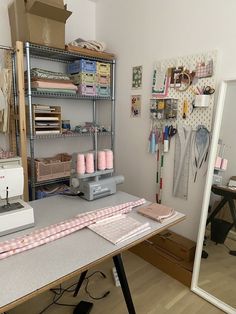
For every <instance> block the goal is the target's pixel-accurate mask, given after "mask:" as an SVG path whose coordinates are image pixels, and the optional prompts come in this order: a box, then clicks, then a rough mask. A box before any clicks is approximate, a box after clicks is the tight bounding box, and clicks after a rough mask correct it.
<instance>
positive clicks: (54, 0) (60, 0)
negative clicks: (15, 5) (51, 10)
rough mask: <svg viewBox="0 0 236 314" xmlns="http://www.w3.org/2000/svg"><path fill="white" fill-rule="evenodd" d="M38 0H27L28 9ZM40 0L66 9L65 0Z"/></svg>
mask: <svg viewBox="0 0 236 314" xmlns="http://www.w3.org/2000/svg"><path fill="white" fill-rule="evenodd" d="M37 1H38V0H27V3H26V5H27V10H28V9H29V8H30V7H32V6H33V5H34V3H35V2H37ZM40 2H42V3H45V4H49V5H51V6H53V7H58V8H61V9H64V0H40Z"/></svg>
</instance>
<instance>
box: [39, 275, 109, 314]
mask: <svg viewBox="0 0 236 314" xmlns="http://www.w3.org/2000/svg"><path fill="white" fill-rule="evenodd" d="M95 274H100V275H101V276H102V277H103V278H106V275H105V274H104V273H103V272H101V271H98V270H97V271H94V272H93V273H92V274H90V275H89V276H87V277H85V279H84V280H85V281H86V284H85V287H84V290H85V292H86V294H88V296H89V297H90V298H91V299H93V300H101V299H103V298H105V297H107V296H108V295H109V294H110V291H107V292H105V293H104V294H103V295H102V296H100V297H96V296H93V295H91V293H90V292H89V290H88V284H89V279H90V278H91V277H92V276H94V275H95ZM76 285H77V282H76V283H73V284H72V285H70V286H68V287H66V288H62V286H61V285H60V286H59V288H54V289H50V291H51V292H52V293H54V296H53V300H52V302H51V303H50V304H48V305H47V306H46V307H45V308H44V309H43V310H42V311H41V312H39V313H38V314H43V313H45V312H46V311H47V310H48V309H49V308H50V307H51V306H52V305H54V304H55V305H60V306H71V307H76V305H77V304H69V303H59V302H58V301H59V300H60V299H61V297H62V296H63V294H64V293H65V292H74V291H75V287H76Z"/></svg>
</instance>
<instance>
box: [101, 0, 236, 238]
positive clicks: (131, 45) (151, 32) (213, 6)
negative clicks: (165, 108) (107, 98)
mask: <svg viewBox="0 0 236 314" xmlns="http://www.w3.org/2000/svg"><path fill="white" fill-rule="evenodd" d="M235 11H236V2H235V1H234V0H229V1H227V2H226V1H224V0H217V1H215V0H199V1H189V0H179V1H172V0H166V1H163V0H162V1H161V0H149V1H141V0H128V1H127V0H119V1H111V0H98V1H97V9H96V38H97V39H98V40H103V41H105V42H106V43H107V46H108V49H109V50H111V51H113V52H114V53H116V54H117V111H116V112H117V115H116V131H117V133H116V135H117V136H116V165H117V171H118V172H119V173H122V174H124V175H125V179H126V181H125V184H124V185H123V186H122V189H123V190H125V191H127V192H129V193H133V194H136V195H139V196H144V197H146V198H147V199H149V200H153V201H154V199H155V198H154V195H155V175H156V162H155V160H154V158H153V156H151V155H149V154H148V153H147V138H148V133H149V128H150V121H149V111H148V110H149V98H150V90H151V79H152V68H153V63H154V61H155V60H161V59H163V58H170V57H178V56H182V55H183V56H184V55H189V54H194V53H199V52H206V51H211V50H214V49H217V50H218V52H219V63H218V64H219V72H218V78H219V79H220V78H222V77H225V76H234V75H235V77H236V58H235V55H236V44H235V42H234V40H233V39H234V37H235V25H234V24H235V22H234V20H235ZM134 65H143V69H144V73H143V88H142V90H141V94H142V99H143V104H142V117H141V118H139V119H131V118H130V96H131V95H132V90H131V68H132V66H134ZM172 149H173V147H172ZM172 159H173V154H172V153H171V154H169V156H168V160H167V163H166V168H165V190H164V197H163V202H165V203H166V204H169V205H171V206H174V207H175V208H176V209H178V210H180V211H182V212H184V213H186V215H187V219H186V221H185V222H184V223H182V224H179V225H178V226H176V228H174V229H175V230H176V231H177V232H179V233H181V234H183V235H185V236H187V237H189V238H191V239H196V235H197V231H198V224H199V217H200V212H201V203H202V193H203V189H204V182H205V179H204V178H202V179H201V180H199V179H198V182H197V184H195V185H193V184H191V185H190V189H189V200H188V201H182V200H179V199H177V198H173V197H172V195H171V191H172V180H173V160H172ZM190 179H191V181H192V177H191V178H190Z"/></svg>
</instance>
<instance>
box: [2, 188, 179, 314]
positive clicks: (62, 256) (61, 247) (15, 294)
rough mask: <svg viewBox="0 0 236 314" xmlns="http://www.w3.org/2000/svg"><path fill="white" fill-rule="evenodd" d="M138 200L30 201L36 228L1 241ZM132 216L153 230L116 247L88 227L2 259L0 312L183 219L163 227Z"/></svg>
mask: <svg viewBox="0 0 236 314" xmlns="http://www.w3.org/2000/svg"><path fill="white" fill-rule="evenodd" d="M137 199H138V197H135V196H132V195H129V194H127V193H124V192H117V193H116V194H114V195H112V196H109V197H105V198H101V199H99V200H96V201H92V202H88V201H86V200H82V199H80V198H78V197H69V196H54V197H49V198H45V199H42V200H38V201H34V202H31V206H32V207H33V208H34V214H35V222H36V224H35V227H34V228H31V229H27V230H23V231H20V232H17V233H14V234H11V235H7V236H3V237H0V241H4V240H7V239H11V238H16V237H18V236H21V235H24V234H26V233H29V232H31V231H32V230H34V229H38V228H42V227H45V226H48V225H51V224H54V223H57V222H61V221H63V220H65V219H68V218H71V217H74V216H75V215H77V214H79V213H81V212H85V211H86V212H87V211H91V210H95V209H99V208H103V207H107V206H112V205H117V204H120V203H125V202H128V201H133V200H137ZM129 215H131V216H132V217H134V218H135V219H137V220H139V221H141V222H144V221H145V222H146V221H149V222H150V226H151V229H150V230H148V231H146V232H144V233H143V234H141V235H138V236H136V237H133V238H132V239H129V240H127V241H124V242H122V243H121V244H118V245H113V244H112V243H110V242H108V241H107V240H105V239H103V238H102V237H100V236H99V235H97V234H95V233H94V232H92V231H91V230H89V229H87V228H85V229H82V230H79V231H77V232H75V233H73V234H71V235H69V236H66V237H64V238H61V239H59V240H56V241H53V242H51V243H48V244H45V245H43V246H39V247H37V248H34V249H31V250H28V251H26V252H23V253H19V254H16V255H13V256H11V257H8V258H6V259H3V260H0V278H1V279H0V282H1V292H0V313H1V310H3V307H4V306H6V305H8V304H9V303H12V302H14V301H17V300H18V299H20V298H23V297H25V296H26V295H28V294H31V293H33V292H35V291H36V290H38V289H40V288H42V287H44V286H46V285H48V284H50V283H52V282H54V281H56V280H58V279H60V278H62V277H64V276H66V275H68V274H70V273H73V272H74V271H77V270H79V269H83V270H84V268H85V267H87V268H89V266H90V265H92V264H93V263H94V262H99V260H103V259H104V258H105V257H106V256H114V255H116V254H118V253H120V252H121V251H123V250H125V249H127V248H129V247H131V246H133V245H134V242H135V244H136V243H137V241H138V242H141V241H143V240H144V239H146V238H148V237H150V236H152V235H154V234H156V233H158V232H159V231H161V230H162V229H163V228H164V229H165V228H167V227H168V226H170V225H172V224H174V223H176V222H177V221H179V220H181V219H182V218H183V217H184V215H183V214H180V213H178V214H177V215H176V216H175V217H174V218H172V219H170V220H168V222H164V223H162V224H160V223H158V222H155V221H153V220H151V219H148V218H145V217H143V216H141V215H140V214H138V213H136V212H135V210H133V211H132V212H131V213H130V214H129Z"/></svg>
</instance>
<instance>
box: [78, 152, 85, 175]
mask: <svg viewBox="0 0 236 314" xmlns="http://www.w3.org/2000/svg"><path fill="white" fill-rule="evenodd" d="M77 173H78V174H84V173H85V158H84V154H78V155H77Z"/></svg>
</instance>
